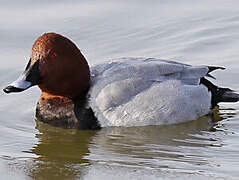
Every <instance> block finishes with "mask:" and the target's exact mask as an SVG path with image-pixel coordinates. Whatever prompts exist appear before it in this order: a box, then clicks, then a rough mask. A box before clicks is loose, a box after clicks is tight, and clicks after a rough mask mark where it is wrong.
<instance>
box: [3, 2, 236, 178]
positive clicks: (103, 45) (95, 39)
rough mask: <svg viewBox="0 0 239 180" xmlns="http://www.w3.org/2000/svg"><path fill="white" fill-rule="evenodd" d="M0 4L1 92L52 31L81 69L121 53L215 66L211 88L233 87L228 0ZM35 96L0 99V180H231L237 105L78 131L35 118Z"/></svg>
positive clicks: (32, 92)
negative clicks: (77, 55)
mask: <svg viewBox="0 0 239 180" xmlns="http://www.w3.org/2000/svg"><path fill="white" fill-rule="evenodd" d="M0 2H1V7H0V16H1V20H0V39H1V43H0V59H1V61H0V64H1V66H0V75H1V79H0V88H1V89H2V88H3V87H5V86H6V85H7V84H8V83H9V82H11V81H13V80H15V78H16V77H18V75H19V74H20V73H21V71H22V70H23V69H24V67H25V65H26V63H27V62H28V59H29V54H30V51H31V46H32V44H33V42H34V40H35V39H36V38H37V37H38V36H40V35H41V34H42V33H44V32H51V31H54V32H58V33H61V34H63V35H65V36H67V37H69V38H70V39H72V40H73V41H74V42H75V43H76V44H77V45H78V47H79V48H80V49H81V51H82V52H83V54H84V55H85V56H86V58H87V59H88V61H89V63H90V65H94V64H97V63H100V62H104V61H106V60H109V59H113V58H117V57H127V56H136V57H140V56H143V57H159V58H164V59H170V60H177V61H181V62H184V63H190V64H194V65H201V64H207V65H220V66H225V67H227V70H226V71H218V72H216V73H214V75H215V76H216V77H217V80H216V82H217V84H219V85H224V86H228V87H231V88H232V89H235V90H239V84H238V83H237V77H238V75H239V72H238V69H239V64H238V55H239V53H238V47H239V15H238V14H239V9H238V5H239V3H238V2H237V1H236V0H234V1H232V0H228V1H222V0H217V1H216V0H212V1H204V0H203V1H198V2H195V1H189V0H182V1H176V0H175V1H166V0H159V1H156V0H155V1H154V0H148V1H142V0H141V1H136V0H135V1H134V0H131V1H126V0H123V1H116V0H112V1H108V0H103V1H99V0H98V1H92V0H88V1H78V2H75V1H73V0H71V1H67V2H59V1H51V2H48V1H37V2H29V1H27V0H23V1H21V2H20V1H19V2H10V1H8V2H5V1H3V0H1V1H0ZM39 96H40V90H39V89H38V88H37V87H34V88H31V89H29V90H27V91H25V92H23V93H19V94H10V95H6V94H4V93H3V92H2V93H0V99H1V101H0V114H1V118H0V130H1V136H0V172H1V174H2V177H1V179H8V180H17V179H39V180H41V179H52V180H54V179H58V180H61V179H62V180H64V179H87V180H88V179H122V178H124V179H192V178H193V179H213V180H214V179H230V180H231V179H238V176H239V171H238V170H239V156H238V153H239V142H238V139H239V115H238V114H239V103H236V104H221V105H220V108H219V111H218V112H217V113H216V117H215V118H212V117H210V116H207V117H203V118H201V119H199V120H197V121H192V122H188V123H184V124H178V125H171V126H159V127H153V126H151V127H133V128H104V129H102V130H100V131H79V130H66V129H61V128H55V127H51V126H49V125H46V124H43V123H40V122H37V121H35V118H34V111H35V106H36V102H37V100H38V98H39Z"/></svg>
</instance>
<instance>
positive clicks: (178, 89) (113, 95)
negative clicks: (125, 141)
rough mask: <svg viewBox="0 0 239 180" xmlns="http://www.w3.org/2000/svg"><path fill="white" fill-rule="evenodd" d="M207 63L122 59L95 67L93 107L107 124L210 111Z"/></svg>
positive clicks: (178, 118) (167, 120)
mask: <svg viewBox="0 0 239 180" xmlns="http://www.w3.org/2000/svg"><path fill="white" fill-rule="evenodd" d="M208 72H209V67H207V66H190V65H186V64H181V63H177V62H172V61H165V60H159V59H154V58H150V59H145V58H123V59H117V60H116V61H111V62H109V63H105V64H101V65H97V66H95V67H92V69H91V74H92V85H91V89H90V92H89V93H90V106H91V108H92V109H93V111H94V113H95V116H96V117H97V119H98V121H99V124H100V125H101V126H102V127H104V126H145V125H161V124H173V123H179V122H184V121H189V120H194V119H197V118H198V117H200V116H203V115H206V114H208V113H209V112H210V107H211V92H210V91H209V90H208V88H207V87H206V86H205V85H203V84H201V83H200V80H201V78H202V77H204V76H207V74H208Z"/></svg>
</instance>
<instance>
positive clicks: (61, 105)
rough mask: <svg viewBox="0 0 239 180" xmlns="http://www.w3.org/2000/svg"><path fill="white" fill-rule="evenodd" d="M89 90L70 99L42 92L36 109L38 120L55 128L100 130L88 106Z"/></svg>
mask: <svg viewBox="0 0 239 180" xmlns="http://www.w3.org/2000/svg"><path fill="white" fill-rule="evenodd" d="M87 93H88V90H87V91H85V92H84V93H82V94H81V95H79V96H77V97H75V98H73V99H70V98H67V97H63V96H57V95H53V94H50V93H47V92H42V94H41V97H40V100H39V101H38V103H37V107H36V118H37V119H38V120H40V121H43V122H46V123H49V124H51V125H54V126H60V127H66V128H78V129H98V128H99V125H98V122H97V119H96V118H95V116H94V113H93V111H92V109H91V108H90V107H89V106H88V97H87Z"/></svg>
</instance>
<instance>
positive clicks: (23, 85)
mask: <svg viewBox="0 0 239 180" xmlns="http://www.w3.org/2000/svg"><path fill="white" fill-rule="evenodd" d="M31 86H32V83H31V82H29V81H26V76H24V74H23V75H21V76H20V77H19V78H18V79H17V80H16V81H14V82H12V83H11V84H10V85H8V86H7V87H5V88H4V89H3V91H4V92H5V93H11V92H22V91H24V90H26V89H28V88H29V87H31Z"/></svg>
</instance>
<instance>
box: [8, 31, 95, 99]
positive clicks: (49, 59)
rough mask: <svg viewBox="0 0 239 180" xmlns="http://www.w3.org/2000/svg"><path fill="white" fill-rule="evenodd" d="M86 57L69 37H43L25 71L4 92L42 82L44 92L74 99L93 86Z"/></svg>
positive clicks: (56, 35) (54, 34)
mask: <svg viewBox="0 0 239 180" xmlns="http://www.w3.org/2000/svg"><path fill="white" fill-rule="evenodd" d="M89 82H90V71H89V66H88V64H87V61H86V59H85V58H84V56H83V55H82V54H81V52H80V50H79V49H78V48H77V46H76V45H75V44H74V43H73V42H72V41H71V40H69V39H67V38H66V37H64V36H61V35H59V34H56V33H46V34H43V35H42V36H41V37H39V38H38V39H37V40H36V42H35V43H34V45H33V47H32V52H31V56H30V60H29V62H28V64H27V66H26V69H25V71H24V72H23V74H22V75H21V76H20V77H19V78H18V79H17V80H16V81H14V82H13V83H11V84H10V85H9V86H7V87H6V88H4V92H6V93H11V92H21V91H24V90H26V89H28V88H30V87H32V86H34V85H38V86H39V87H40V89H41V90H42V91H43V92H46V93H49V94H53V95H59V96H64V97H68V98H74V97H76V96H78V95H80V94H81V93H82V92H85V91H86V90H87V89H88V88H89Z"/></svg>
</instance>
